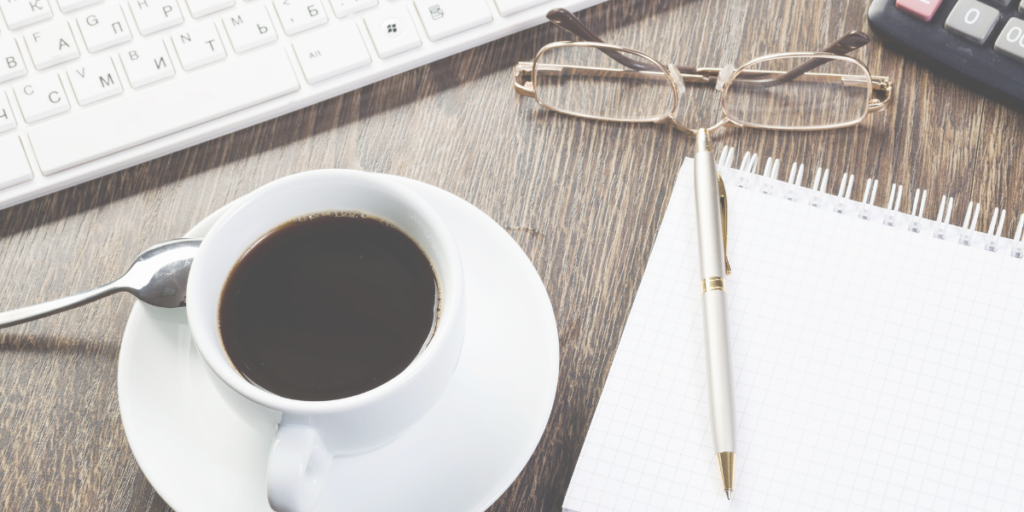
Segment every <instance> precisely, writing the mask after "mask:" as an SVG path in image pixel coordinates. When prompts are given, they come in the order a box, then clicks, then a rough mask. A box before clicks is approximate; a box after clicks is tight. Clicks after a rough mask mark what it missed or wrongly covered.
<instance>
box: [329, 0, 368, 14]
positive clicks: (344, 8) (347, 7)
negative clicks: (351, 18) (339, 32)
mask: <svg viewBox="0 0 1024 512" xmlns="http://www.w3.org/2000/svg"><path fill="white" fill-rule="evenodd" d="M331 7H332V8H334V15H335V16H337V17H339V18H343V17H345V16H348V15H349V14H352V13H354V12H359V11H362V10H364V9H369V8H370V7H377V0H331Z"/></svg>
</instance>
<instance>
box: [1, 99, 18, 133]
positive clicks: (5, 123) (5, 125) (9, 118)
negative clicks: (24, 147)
mask: <svg viewBox="0 0 1024 512" xmlns="http://www.w3.org/2000/svg"><path fill="white" fill-rule="evenodd" d="M17 126H18V121H17V120H16V119H14V111H13V110H11V104H10V103H8V102H7V95H6V94H4V92H3V91H0V133H2V132H6V131H7V130H13V129H14V128H15V127H17Z"/></svg>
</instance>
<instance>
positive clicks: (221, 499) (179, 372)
mask: <svg viewBox="0 0 1024 512" xmlns="http://www.w3.org/2000/svg"><path fill="white" fill-rule="evenodd" d="M395 179H398V180H401V183H403V184H404V185H406V186H408V187H409V188H410V189H412V190H413V191H415V192H416V193H418V194H420V195H421V196H423V197H424V198H425V199H426V200H427V201H428V202H429V203H430V204H431V205H432V206H433V207H434V208H436V209H437V211H438V213H440V214H441V216H442V217H443V218H444V219H445V221H446V222H447V223H448V225H449V226H450V227H451V229H452V232H453V234H454V235H455V239H456V240H457V242H458V244H459V249H460V251H461V253H462V258H463V261H464V265H465V271H466V294H467V297H468V299H469V300H468V304H467V306H468V307H467V313H468V314H467V316H468V318H469V321H468V325H467V327H466V338H465V343H464V346H463V349H462V355H461V356H460V359H459V364H458V367H457V368H456V370H455V375H454V376H453V377H452V381H451V384H449V387H448V389H447V390H446V391H445V394H444V395H443V396H442V397H441V399H440V401H439V402H438V403H437V405H436V406H435V407H434V408H433V409H432V410H431V411H430V413H428V415H427V416H426V417H425V418H424V419H422V420H421V421H420V422H419V423H417V424H416V425H414V426H413V427H412V428H410V429H409V431H407V432H406V433H404V434H403V435H402V436H401V437H400V438H399V439H397V440H396V441H394V442H392V443H390V444H388V445H387V446H385V447H383V448H381V449H379V450H376V451H374V452H371V453H368V454H364V455H360V456H356V457H345V458H341V457H336V458H335V460H334V465H333V467H332V470H331V475H330V480H329V481H328V483H327V486H326V490H325V491H324V496H323V498H322V500H321V501H320V503H319V505H318V506H317V511H328V510H332V511H333V510H337V511H344V512H362V511H388V512H402V511H417V512H419V511H439V512H463V511H465V512H478V511H482V510H484V509H486V508H487V507H488V506H490V505H491V504H492V503H493V502H494V501H495V500H496V499H498V497H499V496H501V494H502V493H503V492H504V491H505V489H506V488H508V486H509V485H511V484H512V481H513V480H514V479H515V478H516V476H517V475H518V474H519V472H520V471H521V470H522V468H523V467H524V466H525V465H526V462H527V461H528V460H529V458H530V456H531V455H532V454H533V451H534V449H535V448H536V447H537V443H538V442H539V441H540V437H541V435H542V434H543V432H544V427H545V425H546V424H547V420H548V416H549V415H550V413H551V407H552V404H553V403H554V398H555V387H556V385H557V383H558V330H557V327H556V325H555V317H554V313H553V311H552V309H551V302H550V301H549V300H548V295H547V291H546V290H545V288H544V285H543V283H542V282H541V280H540V276H538V275H537V271H536V270H535V269H534V267H533V265H532V264H531V263H530V260H529V259H528V258H527V257H526V255H525V254H524V253H523V251H522V250H521V249H520V248H519V246H518V245H517V244H516V243H515V241H514V240H512V238H511V237H510V236H509V235H508V234H507V233H506V232H505V230H504V229H502V228H501V226H499V225H498V224H497V223H495V222H494V221H493V220H491V218H490V217H488V216H487V215H486V214H484V213H483V212H481V211H480V210H478V209H476V208H475V207H474V206H472V205H470V204H469V203H467V202H465V201H463V200H462V199H459V198H458V197H456V196H454V195H451V194H449V193H447V192H445V191H443V190H440V189H438V188H435V187H432V186H430V185H426V184H423V183H420V182H417V181H413V180H408V179H405V178H395ZM229 206H230V205H228V207H229ZM226 208H227V207H225V208H222V209H221V210H219V211H217V212H215V213H214V214H213V215H211V216H209V217H207V218H206V219H204V220H203V221H202V222H200V223H199V224H198V225H197V226H196V227H194V228H192V230H190V231H189V232H188V233H187V236H190V237H198V236H203V235H205V234H206V232H207V231H209V229H210V227H211V226H212V225H213V223H214V221H216V219H217V218H218V217H219V216H220V215H221V214H222V213H223V212H224V211H225V209H226ZM218 386H224V385H223V384H222V383H221V382H220V381H219V380H217V379H216V378H215V377H214V376H213V373H212V372H211V371H210V370H208V369H207V367H206V365H205V364H204V363H203V361H202V359H201V358H200V356H199V353H198V352H197V351H196V349H195V347H194V346H193V345H192V342H191V336H190V334H189V332H188V324H187V323H186V318H185V310H184V308H182V309H160V308H156V307H151V306H147V305H144V304H142V303H139V302H137V303H136V304H135V307H134V309H133V310H132V313H131V316H130V317H129V318H128V325H127V327H126V328H125V333H124V340H123V341H122V342H121V356H120V361H119V366H118V380H117V391H118V397H119V400H120V407H121V418H122V420H123V421H124V430H125V433H126V434H127V436H128V443H129V445H130V446H131V448H132V452H134V454H135V458H136V459H137V460H138V461H139V466H140V467H141V468H142V471H143V472H144V473H145V474H146V477H147V478H148V479H149V482H150V483H151V484H153V487H154V488H155V489H156V491H157V492H158V493H159V494H160V496H161V497H162V498H163V499H164V500H165V501H166V502H167V503H168V505H170V506H171V507H172V508H174V509H175V510H176V511H178V512H200V511H215V512H230V511H236V510H237V511H244V512H254V511H270V510H271V509H270V506H269V505H268V503H267V493H266V468H267V455H268V453H269V450H270V442H271V440H272V439H273V437H274V433H275V430H276V428H277V427H276V425H275V424H274V423H272V422H271V421H268V420H266V419H259V418H258V417H257V416H255V415H248V416H247V415H246V413H245V412H244V410H242V409H243V408H239V407H237V404H236V406H235V407H231V406H229V405H228V403H227V402H226V401H225V400H224V398H222V396H221V394H220V393H219V392H218V389H217V387H218ZM243 416H247V417H248V420H246V419H243Z"/></svg>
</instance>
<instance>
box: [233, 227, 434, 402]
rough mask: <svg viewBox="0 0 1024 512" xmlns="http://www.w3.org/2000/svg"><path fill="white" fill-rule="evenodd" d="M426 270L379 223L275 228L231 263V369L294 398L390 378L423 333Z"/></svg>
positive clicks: (319, 396) (429, 326)
mask: <svg viewBox="0 0 1024 512" xmlns="http://www.w3.org/2000/svg"><path fill="white" fill-rule="evenodd" d="M439 304H440V301H439V296H438V287H437V283H436V279H435V276H434V270H433V268H432V266H431V264H430V261H429V260H428V259H427V257H426V255H425V254H423V251H422V250H421V249H420V247H419V246H418V245H417V244H416V243H415V242H413V241H412V239H410V238H409V237H408V236H407V235H406V234H405V233H403V232H401V231H399V230H398V229H396V228H395V227H393V226H391V225H389V224H386V223H384V222H382V221H380V220H377V219H374V218H370V217H363V216H351V215H341V214H338V215H322V216H317V217H313V218H310V219H302V220H298V221H294V222H290V223H288V224H285V225H283V226H281V227H279V228H277V229H275V230H274V231H272V232H270V233H269V234H267V235H266V236H264V237H263V238H262V239H261V240H259V241H258V242H256V244H254V245H253V246H252V247H251V248H249V250H248V252H246V254H245V255H244V256H243V257H242V259H241V260H240V261H239V262H238V263H237V264H236V265H235V268H234V269H233V270H232V271H231V275H230V276H229V277H228V281H227V284H226V285H225V287H224V292H223V294H222V296H221V301H220V312H219V313H220V334H221V337H222V340H223V342H224V348H225V350H226V351H227V353H228V357H230V358H231V362H232V363H234V365H235V368H236V369H237V370H238V371H239V372H240V373H241V374H242V375H244V376H245V377H246V378H248V379H249V380H250V381H251V382H253V383H254V384H256V385H257V386H259V387H261V388H263V389H266V390H267V391H270V392H271V393H274V394H276V395H280V396H283V397H287V398H293V399H296V400H333V399H337V398H345V397H349V396H353V395H358V394H360V393H363V392H365V391H368V390H370V389H373V388H375V387H377V386H379V385H381V384H383V383H385V382H387V381H388V380H390V379H392V378H393V377H395V376H396V375H398V374H399V373H400V372H401V371H402V370H404V369H405V368H406V367H407V366H409V363H411V362H412V360H413V359H414V358H415V357H416V355H417V354H419V352H420V350H421V349H422V348H423V346H424V345H425V343H426V342H427V341H428V340H429V338H430V336H431V335H432V334H433V329H434V325H435V322H436V319H437V316H438V314H439Z"/></svg>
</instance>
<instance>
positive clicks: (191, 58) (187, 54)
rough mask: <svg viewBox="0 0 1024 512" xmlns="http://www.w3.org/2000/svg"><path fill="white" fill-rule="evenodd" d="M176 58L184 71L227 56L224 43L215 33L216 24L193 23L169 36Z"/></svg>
mask: <svg viewBox="0 0 1024 512" xmlns="http://www.w3.org/2000/svg"><path fill="white" fill-rule="evenodd" d="M171 40H172V41H174V49H175V50H177V51H178V59H179V60H181V67H182V68H184V69H185V71H189V70H192V69H196V68H198V67H202V66H205V65H207V64H209V63H211V62H216V61H218V60H221V59H223V58H224V57H227V56H228V52H227V50H225V49H224V43H223V42H221V40H220V34H218V33H217V26H216V25H214V24H213V22H210V23H203V24H201V25H193V26H191V27H189V28H188V29H186V30H181V31H178V32H175V33H174V34H173V35H172V36H171Z"/></svg>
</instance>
